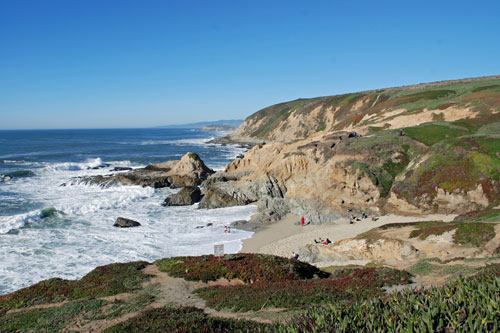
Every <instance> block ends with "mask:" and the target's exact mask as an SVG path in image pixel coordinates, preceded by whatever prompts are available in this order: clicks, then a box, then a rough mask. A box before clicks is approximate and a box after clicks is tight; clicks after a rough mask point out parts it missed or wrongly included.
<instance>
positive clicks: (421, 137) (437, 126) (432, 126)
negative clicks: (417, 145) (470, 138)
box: [404, 122, 470, 146]
mask: <svg viewBox="0 0 500 333" xmlns="http://www.w3.org/2000/svg"><path fill="white" fill-rule="evenodd" d="M404 133H405V134H406V135H408V136H409V137H410V138H412V139H414V140H416V141H420V142H422V143H423V144H424V145H426V146H432V145H434V144H435V143H438V142H440V141H443V140H444V139H448V138H456V137H459V136H463V135H467V134H470V131H469V129H467V128H464V127H461V126H457V125H454V124H453V123H446V122H435V123H427V124H422V125H419V126H414V127H406V128H405V129H404Z"/></svg>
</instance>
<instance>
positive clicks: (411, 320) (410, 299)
mask: <svg viewBox="0 0 500 333" xmlns="http://www.w3.org/2000/svg"><path fill="white" fill-rule="evenodd" d="M499 323H500V264H495V265H491V266H488V267H486V268H484V269H482V270H481V272H480V273H479V274H477V275H476V276H474V277H471V278H467V279H466V278H462V277H460V278H458V279H456V280H454V281H453V282H451V283H449V284H448V285H446V286H444V287H432V288H430V289H418V290H404V291H401V292H395V293H393V294H391V295H389V296H387V297H376V298H372V299H369V300H362V301H356V302H352V303H349V302H339V303H332V304H328V305H325V306H322V307H316V308H312V309H309V310H307V312H306V313H305V314H304V315H302V316H300V317H299V318H297V319H295V320H292V321H290V322H289V323H288V324H287V325H284V326H283V327H280V329H279V331H280V332H311V331H314V332H357V331H368V332H373V331H389V332H401V331H407V332H416V331H417V332H433V331H437V332H448V331H451V332H455V331H468V332H479V331H481V332H496V331H498V330H499Z"/></svg>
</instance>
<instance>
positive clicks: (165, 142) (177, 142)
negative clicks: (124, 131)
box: [140, 137, 215, 146]
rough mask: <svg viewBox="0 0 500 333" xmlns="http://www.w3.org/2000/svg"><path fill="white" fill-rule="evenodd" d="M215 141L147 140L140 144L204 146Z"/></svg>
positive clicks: (206, 139)
mask: <svg viewBox="0 0 500 333" xmlns="http://www.w3.org/2000/svg"><path fill="white" fill-rule="evenodd" d="M213 139H215V138H214V137H210V138H203V139H180V140H146V141H142V142H141V143H140V144H141V145H142V146H147V145H182V146H186V145H204V144H206V143H207V142H209V141H211V140H213Z"/></svg>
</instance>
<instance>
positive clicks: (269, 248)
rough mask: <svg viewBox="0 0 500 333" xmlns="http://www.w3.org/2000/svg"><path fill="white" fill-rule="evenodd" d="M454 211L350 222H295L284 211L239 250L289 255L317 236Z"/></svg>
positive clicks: (338, 236)
mask: <svg viewBox="0 0 500 333" xmlns="http://www.w3.org/2000/svg"><path fill="white" fill-rule="evenodd" d="M455 217H456V215H438V214H436V215H426V216H398V215H384V216H380V217H379V219H378V220H377V221H375V222H374V221H372V220H371V219H363V220H361V221H360V222H354V224H349V220H348V219H339V220H337V221H335V222H332V223H329V224H322V225H305V226H301V225H300V224H298V222H299V221H300V217H299V216H296V215H291V214H289V215H287V216H286V217H285V218H284V219H282V220H280V221H279V222H276V223H274V224H270V225H268V226H265V227H263V228H262V229H260V230H257V231H256V232H255V234H254V235H253V236H252V237H251V238H248V239H245V240H243V248H242V250H241V251H240V252H248V253H264V254H274V255H278V256H282V257H290V256H291V254H292V252H293V251H295V250H296V249H297V248H299V247H301V246H304V245H306V244H308V243H309V242H313V241H314V239H318V238H323V239H326V238H329V239H330V240H331V241H332V242H336V241H339V240H342V239H346V238H352V237H355V236H357V235H359V234H360V233H363V232H366V231H368V230H370V229H373V228H376V227H379V226H381V225H384V224H387V223H404V222H418V221H439V220H441V221H444V222H449V221H452V220H453V219H454V218H455Z"/></svg>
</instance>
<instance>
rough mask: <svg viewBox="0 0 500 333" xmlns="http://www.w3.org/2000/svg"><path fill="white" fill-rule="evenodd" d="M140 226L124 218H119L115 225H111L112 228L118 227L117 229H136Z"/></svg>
mask: <svg viewBox="0 0 500 333" xmlns="http://www.w3.org/2000/svg"><path fill="white" fill-rule="evenodd" d="M140 225H141V224H140V223H139V222H137V221H134V220H131V219H127V218H125V217H119V218H117V219H116V222H115V224H113V227H118V228H131V227H138V226H140Z"/></svg>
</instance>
